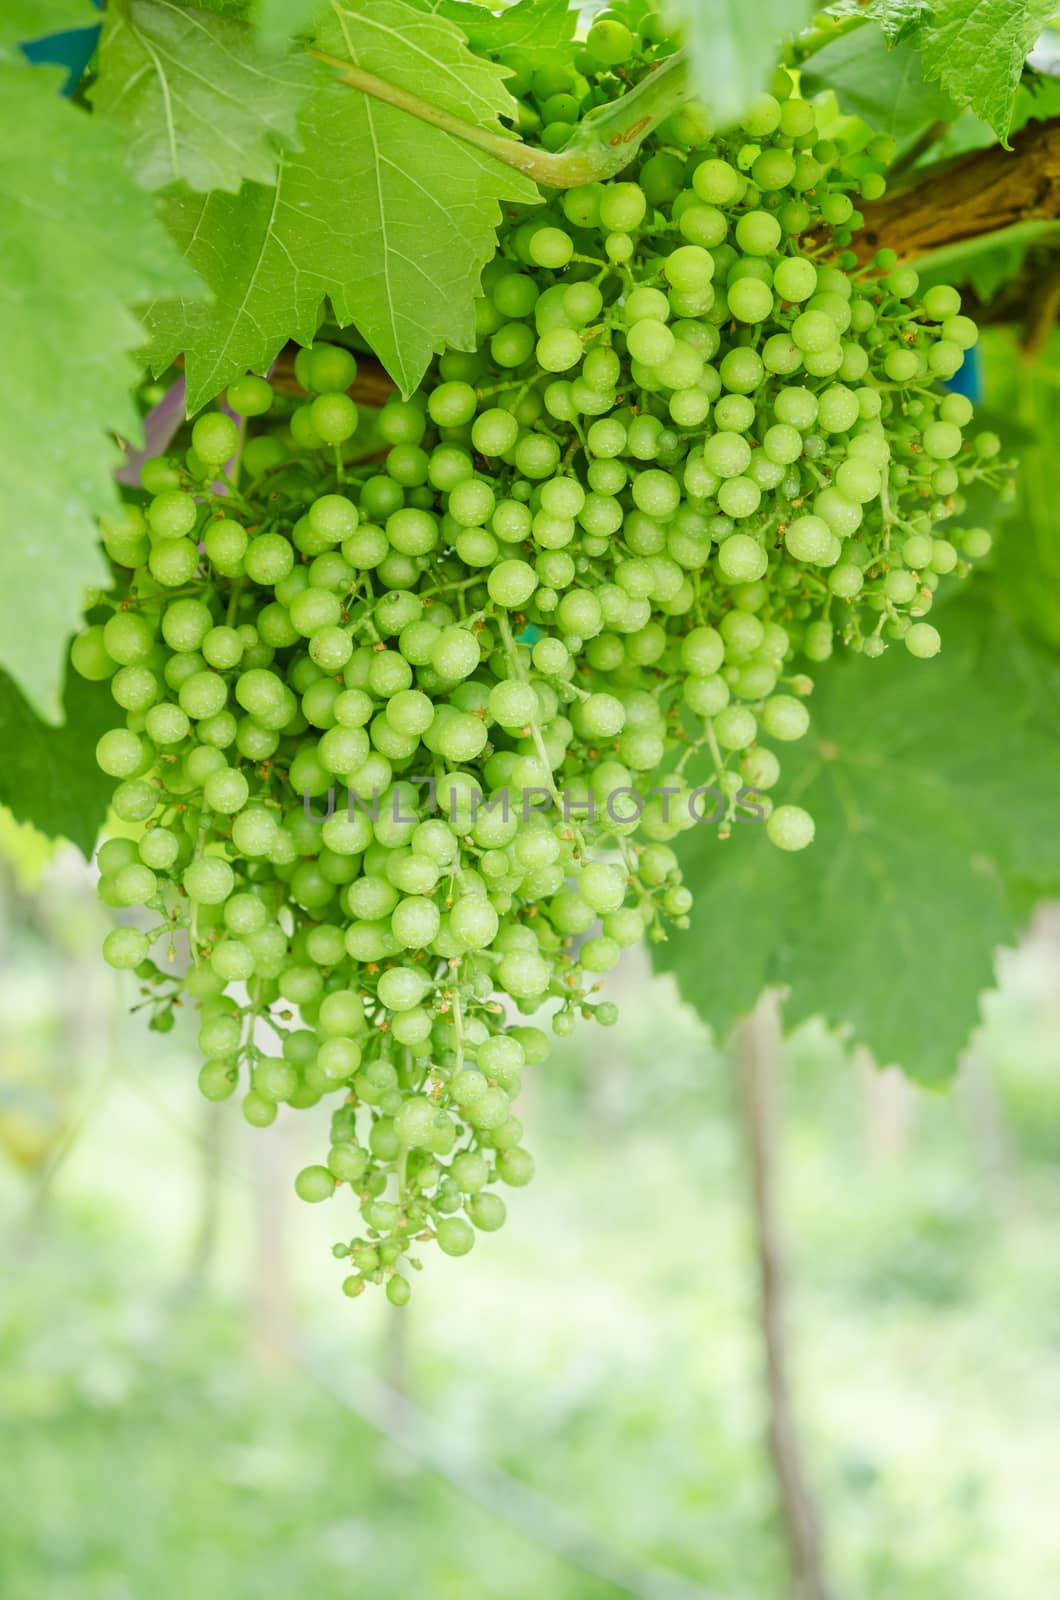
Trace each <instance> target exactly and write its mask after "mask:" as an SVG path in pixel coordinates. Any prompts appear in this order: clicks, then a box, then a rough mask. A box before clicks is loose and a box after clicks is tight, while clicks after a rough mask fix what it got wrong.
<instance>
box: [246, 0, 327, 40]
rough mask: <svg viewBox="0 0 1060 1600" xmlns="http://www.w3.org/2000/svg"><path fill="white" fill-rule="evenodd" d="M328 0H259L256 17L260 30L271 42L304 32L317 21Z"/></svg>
mask: <svg viewBox="0 0 1060 1600" xmlns="http://www.w3.org/2000/svg"><path fill="white" fill-rule="evenodd" d="M325 3H326V0H258V3H257V5H256V6H255V7H254V17H255V20H256V21H257V25H258V31H259V33H260V34H261V35H262V37H263V38H264V39H267V40H268V41H269V42H270V43H278V42H279V41H280V40H281V39H290V38H293V36H294V35H295V34H296V33H304V32H305V31H306V30H307V29H308V28H309V27H310V26H311V25H312V23H314V22H315V21H316V18H317V16H318V14H319V13H320V12H321V11H322V10H323V8H324V5H325Z"/></svg>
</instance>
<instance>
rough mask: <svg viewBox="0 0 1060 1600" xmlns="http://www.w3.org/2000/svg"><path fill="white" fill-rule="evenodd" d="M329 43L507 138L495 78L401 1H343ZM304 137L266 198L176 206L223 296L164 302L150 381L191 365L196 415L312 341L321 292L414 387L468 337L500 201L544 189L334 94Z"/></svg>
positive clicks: (254, 189) (189, 246)
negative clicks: (234, 385)
mask: <svg viewBox="0 0 1060 1600" xmlns="http://www.w3.org/2000/svg"><path fill="white" fill-rule="evenodd" d="M319 39H320V43H321V45H322V47H324V48H326V49H327V50H328V51H329V53H332V54H334V55H336V56H341V57H342V59H344V60H349V61H351V62H353V63H355V64H356V65H358V66H361V67H364V68H365V69H367V70H370V71H372V72H376V73H379V74H382V75H385V76H387V77H388V78H389V79H391V80H392V81H393V82H395V83H397V84H399V85H400V86H401V87H402V88H405V89H407V90H409V91H411V92H413V93H419V94H423V95H429V97H430V99H431V100H432V102H433V103H434V104H435V105H439V106H442V107H443V108H447V109H450V110H452V111H454V112H456V113H459V114H462V115H463V116H465V117H466V118H468V120H473V121H474V122H475V123H476V125H477V126H482V127H497V126H499V124H498V123H497V118H498V117H499V116H500V115H501V114H502V113H504V112H505V111H506V110H508V109H510V108H511V104H512V102H511V98H510V96H509V95H508V92H507V90H506V89H505V88H504V86H503V85H504V73H503V69H501V68H498V67H495V66H491V65H490V64H488V63H486V62H484V61H481V60H480V59H478V58H477V57H475V56H473V55H472V54H471V52H470V51H469V50H468V49H467V47H466V46H465V45H464V43H463V41H462V39H461V37H460V34H459V33H458V31H457V29H456V28H455V27H454V25H453V24H452V23H450V22H447V21H446V20H445V19H444V18H441V17H434V16H425V15H423V14H422V13H420V12H416V11H414V10H413V9H412V8H411V7H410V6H407V5H405V4H404V3H403V0H368V3H367V4H366V6H365V7H364V8H363V9H362V10H355V9H350V8H348V7H345V6H343V7H338V8H336V10H335V13H334V15H333V16H332V17H331V18H329V19H328V21H327V22H326V24H325V25H324V26H323V27H322V29H321V32H320V35H319ZM301 139H302V150H301V152H300V153H299V154H297V155H290V154H285V155H284V156H282V157H281V158H280V163H279V178H278V183H277V186H276V188H275V189H274V190H270V189H267V188H264V187H262V186H261V185H258V184H253V183H248V184H245V185H244V187H243V189H242V190H241V191H240V193H239V194H238V195H234V196H229V195H223V194H217V193H214V194H210V195H206V196H202V197H199V196H190V195H186V194H182V195H177V196H174V197H173V198H172V199H171V200H169V201H168V202H167V220H168V222H169V225H170V228H171V230H172V232H173V234H174V236H175V238H176V239H177V241H178V243H179V244H180V245H181V247H182V248H183V250H184V251H185V254H186V257H187V260H188V261H189V263H190V264H191V265H192V266H194V267H195V268H196V270H197V271H198V272H199V273H201V275H202V277H203V278H204V279H205V281H206V282H207V283H208V284H209V286H210V289H211V291H212V293H213V297H214V298H213V300H212V301H211V302H210V303H209V304H206V305H204V304H202V303H201V302H200V301H199V300H197V299H194V298H189V299H185V300H182V301H180V302H177V303H176V304H174V303H161V304H156V305H155V306H153V307H152V308H151V310H150V312H149V314H148V316H147V323H148V328H149V330H150V333H151V361H152V365H153V367H154V369H155V370H156V371H162V370H164V368H165V367H167V366H168V365H169V364H170V362H171V361H172V360H173V358H174V356H176V355H177V354H178V353H179V352H181V351H183V352H184V353H185V356H186V363H187V376H188V407H189V410H193V411H194V410H196V409H198V407H200V406H201V405H203V404H204V402H205V401H207V400H208V399H210V398H211V397H212V396H213V395H215V394H216V393H217V391H218V390H219V389H221V388H223V387H224V386H225V385H226V384H228V383H231V382H232V380H233V379H234V378H236V377H238V376H240V374H242V373H243V372H245V371H246V370H247V369H248V368H249V369H251V370H252V371H255V372H264V371H266V370H267V369H268V366H269V364H270V362H271V361H272V360H273V358H274V357H275V355H276V354H277V352H278V351H279V349H280V348H281V347H282V345H283V344H284V343H285V342H286V341H287V340H288V339H289V338H294V339H297V340H298V341H299V342H300V343H302V344H308V343H309V342H310V341H311V340H312V338H313V335H314V333H315V332H316V329H317V325H318V321H319V318H320V315H321V311H322V306H323V301H324V297H325V296H328V297H329V299H330V302H331V307H332V310H333V312H334V315H335V317H336V318H337V319H338V321H339V323H340V325H345V324H347V323H349V322H356V323H357V326H358V328H359V329H360V331H361V332H362V334H364V336H365V337H366V338H367V339H369V340H370V341H371V343H372V346H373V348H374V349H375V350H376V352H377V354H378V355H379V357H380V359H381V360H382V362H383V363H384V365H385V366H386V367H387V369H388V370H389V371H390V373H391V375H392V376H393V377H394V379H395V380H396V381H397V382H398V383H399V384H400V385H401V387H402V388H403V389H404V390H406V391H409V390H411V389H413V388H414V387H415V385H416V384H417V383H418V381H419V379H420V378H421V377H422V375H423V372H424V370H425V368H426V366H427V364H428V362H429V361H430V359H431V357H432V355H433V354H434V353H435V352H436V351H437V350H439V349H441V348H442V347H443V346H444V345H445V344H450V345H454V346H456V347H457V348H458V349H468V348H469V347H470V346H471V345H472V343H473V342H474V311H473V298H474V293H475V289H476V286H477V284H478V279H479V274H480V272H481V270H482V267H483V265H484V264H485V262H486V261H487V260H488V259H489V257H490V255H491V254H492V253H493V250H494V248H495V230H496V227H497V224H498V223H499V221H500V217H501V212H500V202H501V201H515V200H522V201H524V202H525V201H530V200H532V199H533V198H534V197H535V195H536V190H535V188H534V186H533V185H532V184H531V183H529V182H528V180H527V179H525V178H523V177H521V176H520V175H519V174H517V173H515V172H512V171H510V170H509V169H507V168H506V167H503V166H502V165H501V164H500V163H499V162H497V161H495V160H493V159H492V158H491V157H489V156H486V155H483V154H482V153H481V152H480V151H478V150H476V149H474V148H473V147H471V146H470V145H465V144H462V143H461V142H460V141H458V140H456V139H454V138H452V137H451V136H450V135H449V134H447V133H444V132H442V131H441V130H440V129H437V128H432V127H427V126H425V125H424V124H422V123H419V122H417V121H416V120H415V119H413V118H411V117H409V116H408V115H407V114H406V113H404V112H402V111H398V110H396V109H395V108H394V107H392V106H388V105H383V104H381V103H379V102H377V101H374V100H372V99H371V98H369V97H368V96H367V95H361V94H358V93H355V92H354V91H353V90H351V89H350V88H348V87H346V86H345V85H343V84H340V83H337V82H327V83H325V84H323V85H322V86H321V87H320V88H319V89H318V90H317V91H316V92H315V93H314V95H313V96H312V98H311V99H310V101H309V104H308V106H307V107H306V110H305V114H304V118H303V121H302V124H301ZM443 172H444V174H445V180H444V183H443V182H439V181H437V179H436V176H435V175H437V174H440V173H443ZM428 241H429V243H428Z"/></svg>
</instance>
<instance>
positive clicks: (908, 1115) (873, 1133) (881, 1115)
mask: <svg viewBox="0 0 1060 1600" xmlns="http://www.w3.org/2000/svg"><path fill="white" fill-rule="evenodd" d="M856 1059H857V1065H858V1074H859V1077H860V1079H861V1094H862V1106H863V1110H864V1119H865V1148H866V1150H867V1151H868V1154H869V1156H870V1157H871V1159H872V1160H874V1161H877V1162H880V1161H894V1160H896V1159H897V1158H898V1157H899V1156H902V1155H904V1154H905V1152H906V1150H907V1149H908V1147H909V1134H910V1131H911V1129H912V1125H913V1112H914V1109H915V1101H914V1099H913V1091H912V1089H911V1088H910V1086H909V1082H908V1079H907V1078H906V1077H905V1076H904V1075H903V1074H902V1073H901V1072H899V1071H898V1069H897V1068H896V1067H885V1068H884V1069H883V1070H882V1071H881V1069H880V1068H879V1067H878V1066H877V1065H876V1063H875V1061H874V1060H873V1059H872V1057H871V1056H870V1055H869V1053H868V1051H867V1050H859V1051H858V1052H857V1057H856Z"/></svg>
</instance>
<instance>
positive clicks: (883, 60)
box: [801, 27, 958, 143]
mask: <svg viewBox="0 0 1060 1600" xmlns="http://www.w3.org/2000/svg"><path fill="white" fill-rule="evenodd" d="M801 82H802V90H803V93H804V94H806V95H815V94H820V93H822V92H823V91H824V90H825V89H832V90H833V91H834V93H835V96H836V99H837V100H838V101H839V106H840V109H841V110H842V111H845V112H847V113H849V114H850V115H852V116H858V117H863V118H864V119H865V121H866V122H869V123H871V124H872V126H873V127H874V128H877V129H879V131H880V132H881V133H891V134H893V135H894V137H895V138H896V139H897V140H898V141H899V143H901V142H903V141H904V140H906V139H908V138H909V136H910V135H911V134H914V133H918V132H919V131H920V129H921V128H923V127H926V126H927V124H928V123H931V122H952V121H953V119H954V118H955V117H956V116H957V115H958V111H957V107H956V106H955V105H954V104H953V101H952V100H951V99H950V97H949V95H948V94H946V93H944V91H943V90H942V89H940V88H939V87H938V86H937V85H935V84H929V83H927V82H926V80H925V78H924V73H923V69H922V66H921V60H920V55H919V53H918V52H917V51H916V50H914V49H913V47H912V46H911V45H909V44H898V45H895V46H894V47H893V49H889V48H888V46H887V41H886V40H885V39H884V37H883V35H882V34H881V33H880V31H879V30H878V29H877V28H874V27H872V28H857V29H855V30H854V32H853V33H847V34H841V35H840V36H839V37H838V38H837V39H834V40H833V41H832V43H831V44H829V45H826V46H825V47H824V49H823V50H818V51H817V52H816V53H815V54H814V55H812V56H811V57H810V58H809V60H808V61H807V62H806V64H805V66H804V67H803V69H802V78H801Z"/></svg>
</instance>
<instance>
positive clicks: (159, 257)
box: [0, 66, 196, 721]
mask: <svg viewBox="0 0 1060 1600" xmlns="http://www.w3.org/2000/svg"><path fill="white" fill-rule="evenodd" d="M61 78H62V74H61V72H57V71H54V70H52V69H51V68H43V67H36V68H26V67H14V66H4V67H0V254H2V257H3V261H4V272H3V278H2V282H0V314H2V316H3V320H4V325H5V336H4V362H5V381H4V385H3V393H2V397H0V433H2V434H3V438H4V459H3V464H2V468H0V478H2V484H3V495H4V512H5V529H4V540H3V544H2V547H0V664H2V665H3V666H4V667H6V668H7V670H8V671H9V672H11V674H12V675H13V676H14V677H15V678H16V679H17V680H18V681H19V683H20V685H21V687H22V689H23V690H24V692H25V693H26V696H27V698H28V699H29V700H30V702H31V703H32V704H33V706H34V707H35V708H36V709H37V710H38V711H39V712H40V714H41V715H42V716H44V717H46V718H47V719H48V720H50V721H55V720H57V719H58V717H59V715H60V703H59V691H60V685H61V682H62V672H63V664H64V661H65V657H66V642H67V639H68V638H69V636H70V634H71V633H73V631H74V630H75V628H76V627H77V626H78V622H79V618H80V614H81V611H82V608H83V602H84V591H85V590H86V588H89V587H91V586H96V585H101V584H102V585H105V584H107V583H109V581H110V577H109V571H108V568H107V565H106V563H105V561H104V560H103V557H102V554H101V553H100V551H99V548H98V545H97V543H96V529H95V518H96V517H97V516H99V515H102V514H103V513H105V512H107V511H109V510H111V509H112V508H113V507H114V506H116V504H117V498H118V497H117V491H116V489H115V486H114V482H113V479H112V477H111V472H112V469H113V468H114V466H115V465H116V464H117V462H118V461H119V460H120V451H119V449H118V447H117V445H116V444H115V443H114V442H113V440H112V439H111V437H110V434H111V432H115V433H119V434H121V435H122V436H124V437H125V438H133V439H135V438H137V437H138V436H139V432H140V423H139V418H138V414H137V411H136V407H135V405H134V403H133V401H132V398H131V396H130V392H129V391H130V388H131V387H132V385H133V384H134V383H135V381H136V378H137V375H138V368H137V365H136V363H135V362H134V361H133V360H132V354H131V353H132V351H133V350H135V349H136V347H137V345H139V344H140V343H141V340H142V332H141V329H140V326H139V324H138V323H137V321H136V319H135V317H134V316H133V315H132V311H131V309H130V308H131V307H133V306H137V305H139V304H141V303H143V302H144V301H147V300H149V299H150V298H151V297H152V296H154V295H158V294H166V293H174V292H181V291H184V292H186V293H188V294H189V295H192V294H194V293H195V292H196V285H195V280H194V278H193V277H192V275H191V274H190V272H189V271H188V269H187V268H186V267H185V266H184V265H183V264H182V263H181V261H180V258H179V256H178V255H177V252H176V251H175V249H174V247H173V245H172V242H171V241H170V240H169V239H168V238H167V236H166V234H165V231H164V230H163V228H162V227H161V225H160V224H159V222H158V221H157V219H156V218H155V216H154V213H153V208H152V204H151V201H150V200H149V199H148V197H147V196H146V195H145V194H144V193H143V191H142V190H140V189H138V188H137V187H136V186H135V184H134V183H133V182H132V180H131V179H130V178H129V177H128V175H127V174H126V172H125V169H124V166H123V161H122V141H121V138H120V136H119V135H118V134H117V133H116V132H115V131H114V130H113V129H112V128H109V127H108V126H107V125H106V124H105V123H104V122H103V121H102V119H98V118H92V117H89V116H86V114H85V113H84V112H83V111H80V110H77V109H75V108H74V107H73V106H71V105H70V104H69V103H68V102H65V101H63V100H61V99H60V98H59V95H58V93H57V86H58V84H59V82H60V81H61Z"/></svg>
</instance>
